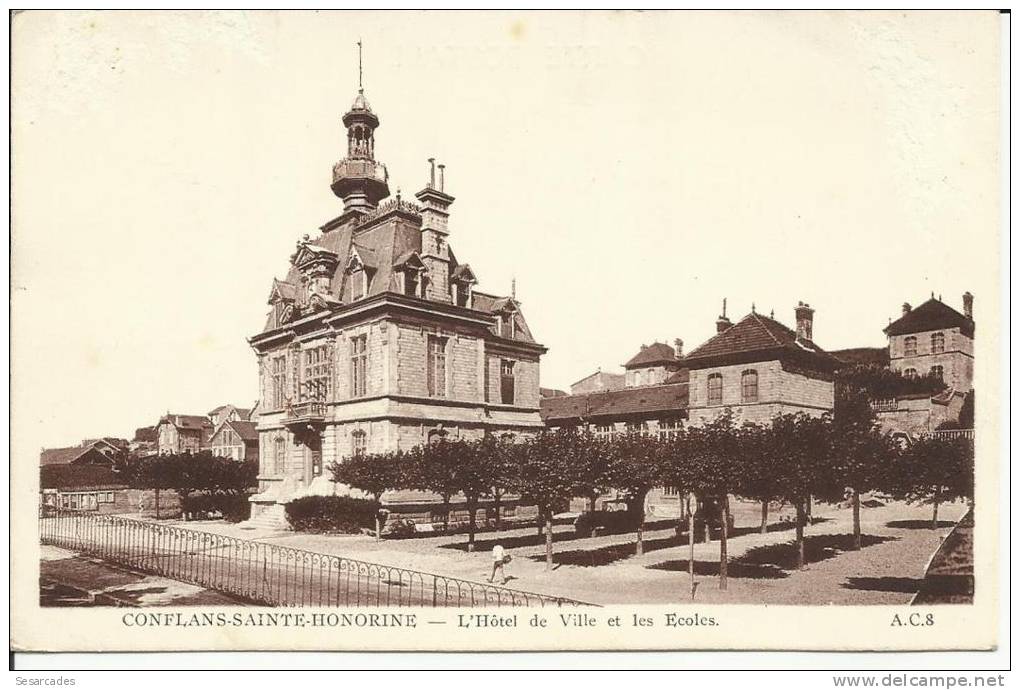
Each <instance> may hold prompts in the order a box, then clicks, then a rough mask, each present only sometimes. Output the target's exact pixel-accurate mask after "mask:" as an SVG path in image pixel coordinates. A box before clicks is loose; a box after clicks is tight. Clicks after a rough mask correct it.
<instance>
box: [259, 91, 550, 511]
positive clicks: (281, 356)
mask: <svg viewBox="0 0 1020 690" xmlns="http://www.w3.org/2000/svg"><path fill="white" fill-rule="evenodd" d="M343 123H344V126H345V127H346V129H347V157H346V158H344V159H343V160H341V161H340V162H338V163H337V164H336V165H335V166H334V167H333V183H332V186H331V188H332V190H333V193H334V194H336V196H338V197H340V198H341V199H342V200H343V204H344V207H343V212H342V213H341V214H340V215H339V216H338V217H336V218H334V219H332V220H330V221H328V222H327V223H325V224H324V225H323V226H322V227H321V228H320V230H321V234H319V235H318V236H317V237H315V238H314V239H311V238H309V236H308V235H305V238H304V239H303V240H301V241H300V242H298V245H297V250H296V251H295V252H294V254H293V255H292V256H291V257H290V268H289V270H288V272H287V275H286V277H285V278H284V279H283V280H276V279H274V280H273V283H272V288H271V290H270V294H269V304H270V306H271V311H270V313H269V316H268V320H267V321H266V324H265V328H264V329H263V331H262V332H261V333H259V334H258V335H256V336H254V337H252V338H251V339H250V343H251V345H252V347H253V348H254V350H255V352H256V354H257V357H258V365H259V385H260V390H261V400H262V401H263V404H262V405H261V406H260V414H259V415H258V419H257V420H256V421H257V429H258V433H259V447H260V452H259V493H258V494H257V495H255V496H253V497H252V504H253V505H252V508H253V510H252V515H253V519H254V520H256V521H259V522H263V523H265V522H275V523H277V524H279V523H281V522H282V521H283V520H284V515H283V506H282V504H284V503H286V502H287V501H290V500H291V499H293V498H295V497H297V496H301V495H308V494H320V493H325V494H330V493H333V492H334V491H335V490H336V489H337V487H336V486H335V485H334V484H333V482H332V478H331V476H330V472H329V470H328V467H329V465H330V463H332V462H333V461H334V460H340V459H342V458H344V457H349V456H352V455H357V454H360V453H365V452H378V451H387V450H396V449H409V448H412V447H413V446H416V445H419V444H422V443H427V442H428V441H430V440H431V439H433V438H435V437H436V436H441V435H449V436H453V437H478V436H481V435H483V434H484V433H486V432H491V431H532V430H537V429H541V428H542V426H543V425H542V420H541V418H540V416H539V386H538V375H539V358H540V356H541V355H542V354H543V353H544V352H545V348H544V347H543V346H542V345H539V344H538V343H536V342H535V339H534V338H533V337H532V335H531V331H530V330H529V329H528V324H527V322H526V321H525V319H524V316H523V315H522V314H521V310H520V306H519V304H518V303H517V301H516V300H515V299H514V298H513V297H497V296H494V295H490V294H486V293H483V292H480V291H478V290H477V289H475V285H476V277H475V274H474V272H473V271H472V270H471V267H470V266H468V264H466V263H461V262H460V261H458V259H457V258H456V256H455V255H454V253H453V250H452V249H451V247H450V244H449V242H448V239H449V235H450V230H449V225H448V222H449V217H450V206H451V204H453V201H454V198H453V197H452V196H450V195H449V194H447V193H446V191H445V189H444V172H445V170H444V166H442V165H439V166H438V170H437V169H436V166H435V163H434V161H432V160H431V159H430V161H429V163H430V164H431V166H432V168H431V173H430V177H429V180H428V183H427V184H426V185H425V187H424V188H423V189H422V190H421V191H420V192H418V193H417V194H416V195H415V196H416V197H417V203H413V202H410V201H408V200H406V199H401V198H400V194H399V191H398V193H397V196H396V198H393V199H390V200H388V201H384V200H385V199H387V198H388V197H389V195H390V190H389V183H388V176H387V172H386V167H385V166H384V165H383V164H382V163H380V162H378V161H376V159H375V131H376V129H377V128H378V127H379V118H378V117H377V116H376V114H375V113H374V112H372V109H371V108H370V107H369V104H368V101H367V100H366V99H365V96H364V92H363V91H362V90H361V89H359V91H358V95H357V97H356V98H355V100H354V103H353V105H352V106H351V109H350V111H349V112H347V113H346V114H345V115H344V116H343ZM437 173H438V175H437ZM384 502H385V498H384Z"/></svg>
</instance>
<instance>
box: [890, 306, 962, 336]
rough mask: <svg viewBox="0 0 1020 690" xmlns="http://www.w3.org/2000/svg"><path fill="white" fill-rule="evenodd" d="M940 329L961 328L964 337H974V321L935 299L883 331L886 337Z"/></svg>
mask: <svg viewBox="0 0 1020 690" xmlns="http://www.w3.org/2000/svg"><path fill="white" fill-rule="evenodd" d="M940 328H959V329H960V330H961V332H962V333H963V334H964V335H966V336H968V337H971V338H973V337H974V321H973V320H972V319H968V318H967V317H966V316H964V315H963V314H961V313H960V312H958V311H956V310H955V309H953V308H952V307H950V306H949V305H948V304H946V303H945V302H942V301H940V300H937V299H935V298H934V297H932V298H931V299H929V300H928V301H927V302H925V303H924V304H922V305H920V306H918V307H915V308H914V309H911V310H910V311H908V312H907V313H906V314H904V315H903V316H901V317H900V318H898V319H896V320H895V321H893V322H892V323H891V324H889V325H888V326H886V327H885V328H884V329H883V331H884V332H885V334H886V335H907V334H909V333H922V332H924V331H937V330H939V329H940Z"/></svg>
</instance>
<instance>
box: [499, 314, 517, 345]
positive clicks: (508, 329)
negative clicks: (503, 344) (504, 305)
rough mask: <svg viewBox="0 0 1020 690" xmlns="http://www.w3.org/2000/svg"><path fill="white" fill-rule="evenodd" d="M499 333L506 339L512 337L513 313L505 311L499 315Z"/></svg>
mask: <svg viewBox="0 0 1020 690" xmlns="http://www.w3.org/2000/svg"><path fill="white" fill-rule="evenodd" d="M499 334H500V336H501V337H503V338H506V339H508V340H513V338H514V314H513V312H507V313H505V314H503V315H502V316H500V317H499Z"/></svg>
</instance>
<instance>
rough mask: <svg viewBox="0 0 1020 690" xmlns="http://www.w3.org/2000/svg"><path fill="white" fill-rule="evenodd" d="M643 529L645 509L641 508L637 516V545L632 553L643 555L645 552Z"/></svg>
mask: <svg viewBox="0 0 1020 690" xmlns="http://www.w3.org/2000/svg"><path fill="white" fill-rule="evenodd" d="M644 531H645V511H643V510H642V511H640V515H639V516H638V524H637V547H636V548H635V549H634V553H635V555H637V556H641V555H644V553H645V543H644V539H643V536H644Z"/></svg>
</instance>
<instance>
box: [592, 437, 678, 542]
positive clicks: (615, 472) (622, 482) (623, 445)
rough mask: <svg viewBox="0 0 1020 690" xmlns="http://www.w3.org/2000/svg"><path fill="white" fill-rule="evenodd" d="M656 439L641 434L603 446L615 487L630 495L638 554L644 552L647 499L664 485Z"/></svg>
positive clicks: (629, 511) (662, 455)
mask: <svg viewBox="0 0 1020 690" xmlns="http://www.w3.org/2000/svg"><path fill="white" fill-rule="evenodd" d="M661 445H664V444H660V442H659V441H658V440H657V439H653V438H650V437H648V436H645V435H643V434H639V433H628V434H624V435H621V436H617V437H615V438H614V439H613V440H612V442H611V443H608V444H600V447H601V448H602V449H603V450H602V453H604V455H605V458H606V459H605V460H603V461H601V465H602V466H603V467H605V468H606V469H605V471H606V474H607V479H608V481H609V482H610V483H611V485H612V486H613V488H615V489H618V490H619V491H623V492H624V493H625V494H626V495H627V512H628V513H629V514H631V515H633V516H634V517H635V527H636V530H637V545H636V548H635V553H636V554H637V555H638V556H640V555H641V554H643V553H644V544H643V541H642V532H643V528H644V523H645V497H646V496H647V495H648V492H649V491H651V490H652V489H653V488H654V487H656V486H659V485H661V484H662V476H663V472H662V465H663V463H664V461H665V457H664V454H663V452H662V450H661V448H660V446H661Z"/></svg>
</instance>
